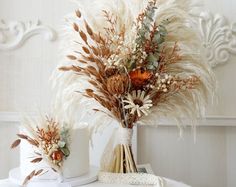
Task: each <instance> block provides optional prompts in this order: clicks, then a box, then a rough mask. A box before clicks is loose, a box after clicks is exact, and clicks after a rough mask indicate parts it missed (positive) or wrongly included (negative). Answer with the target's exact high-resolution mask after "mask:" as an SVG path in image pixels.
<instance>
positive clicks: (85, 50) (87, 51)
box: [82, 46, 90, 54]
mask: <svg viewBox="0 0 236 187" xmlns="http://www.w3.org/2000/svg"><path fill="white" fill-rule="evenodd" d="M82 49H83V51H84V52H85V53H87V54H90V51H89V49H88V48H87V47H84V46H83V47H82Z"/></svg>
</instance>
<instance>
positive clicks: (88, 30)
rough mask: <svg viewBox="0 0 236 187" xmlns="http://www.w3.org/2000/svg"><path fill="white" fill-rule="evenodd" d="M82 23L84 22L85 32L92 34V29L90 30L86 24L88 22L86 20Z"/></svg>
mask: <svg viewBox="0 0 236 187" xmlns="http://www.w3.org/2000/svg"><path fill="white" fill-rule="evenodd" d="M84 24H85V27H86V30H87V33H88V34H89V35H90V36H92V35H93V31H92V29H91V27H90V26H89V25H88V23H87V22H86V21H84Z"/></svg>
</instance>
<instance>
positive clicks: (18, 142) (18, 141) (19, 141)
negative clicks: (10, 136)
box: [11, 139, 21, 149]
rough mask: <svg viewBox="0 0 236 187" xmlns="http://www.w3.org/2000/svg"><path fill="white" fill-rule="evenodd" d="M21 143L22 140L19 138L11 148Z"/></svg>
mask: <svg viewBox="0 0 236 187" xmlns="http://www.w3.org/2000/svg"><path fill="white" fill-rule="evenodd" d="M20 143H21V140H20V139H17V140H16V141H14V142H13V143H12V145H11V148H12V149H14V148H16V147H17V146H18V145H20Z"/></svg>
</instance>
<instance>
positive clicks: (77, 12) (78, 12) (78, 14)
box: [75, 9, 81, 18]
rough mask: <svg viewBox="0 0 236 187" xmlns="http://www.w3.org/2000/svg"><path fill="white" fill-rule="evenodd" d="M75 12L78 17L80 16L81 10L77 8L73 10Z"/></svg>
mask: <svg viewBox="0 0 236 187" xmlns="http://www.w3.org/2000/svg"><path fill="white" fill-rule="evenodd" d="M75 14H76V16H77V17H78V18H81V12H80V11H79V9H78V10H76V11H75Z"/></svg>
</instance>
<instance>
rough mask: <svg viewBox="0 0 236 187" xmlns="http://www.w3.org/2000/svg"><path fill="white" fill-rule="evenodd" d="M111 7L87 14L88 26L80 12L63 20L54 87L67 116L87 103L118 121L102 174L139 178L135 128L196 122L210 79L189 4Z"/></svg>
mask: <svg viewBox="0 0 236 187" xmlns="http://www.w3.org/2000/svg"><path fill="white" fill-rule="evenodd" d="M99 2H100V1H99ZM116 2H119V4H118V7H116V8H114V7H112V5H114V4H115V3H114V2H113V3H112V2H109V4H108V8H107V9H104V10H101V12H100V13H101V15H102V17H101V16H97V15H96V11H94V9H92V8H91V10H87V11H88V14H89V13H91V15H95V16H96V18H94V19H93V20H91V19H89V18H90V17H91V15H90V17H88V18H87V19H86V20H90V22H88V21H86V20H85V17H84V16H83V15H82V14H81V11H79V10H77V11H76V13H75V15H74V16H72V17H70V18H68V25H69V27H70V28H72V30H73V31H70V32H69V33H67V37H66V40H65V41H66V44H69V45H68V48H67V50H66V53H67V60H64V62H63V64H60V67H59V70H60V71H58V72H57V73H56V74H55V78H56V79H55V80H56V81H55V82H56V84H57V86H58V87H59V92H58V95H57V97H58V98H57V100H58V101H59V102H58V103H60V102H61V103H62V105H63V106H64V107H66V108H67V109H69V108H73V106H75V105H78V106H79V105H80V106H81V105H84V106H89V104H90V107H91V109H93V110H94V111H95V114H94V115H96V114H98V113H101V114H104V115H107V116H108V117H111V118H112V119H116V120H117V121H118V122H119V124H120V127H121V129H120V130H119V132H118V135H117V138H118V139H117V140H116V144H115V146H114V149H113V150H109V151H110V153H109V154H110V155H109V157H108V156H106V155H104V157H106V159H105V161H104V162H102V166H101V167H102V170H104V171H109V172H115V173H129V172H137V168H136V165H135V161H134V158H133V154H132V150H131V136H132V129H133V127H134V126H135V125H136V124H137V122H140V123H141V122H142V123H143V124H148V125H150V124H158V121H157V120H158V119H159V117H160V116H165V117H167V118H172V119H176V120H177V121H179V120H180V119H181V118H183V117H187V118H190V119H195V118H197V117H199V116H201V114H202V111H203V110H204V108H205V106H206V103H207V102H206V101H207V100H208V99H209V95H211V94H212V90H214V78H213V75H212V73H211V70H210V68H209V67H208V64H206V63H205V61H204V58H203V57H202V55H201V54H200V53H199V51H200V39H199V38H198V33H197V31H196V30H194V28H193V27H192V22H191V21H192V18H191V16H190V14H189V10H190V8H191V6H190V3H189V1H187V0H179V1H178V0H176V1H175V0H167V1H163V0H160V1H157V0H151V1H149V2H147V3H146V6H145V8H144V9H143V10H142V11H141V10H139V5H140V4H138V3H136V4H135V3H134V4H132V8H129V6H130V5H129V3H130V2H132V1H126V2H123V1H116ZM100 3H101V2H100ZM116 5H117V4H116ZM137 5H138V6H137ZM97 9H99V7H97ZM137 12H139V13H138V14H137ZM65 48H66V47H65ZM92 100H94V101H96V102H95V103H94V102H91V101H92ZM65 102H66V103H67V104H65ZM69 110H71V109H69ZM104 121H105V120H104Z"/></svg>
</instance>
